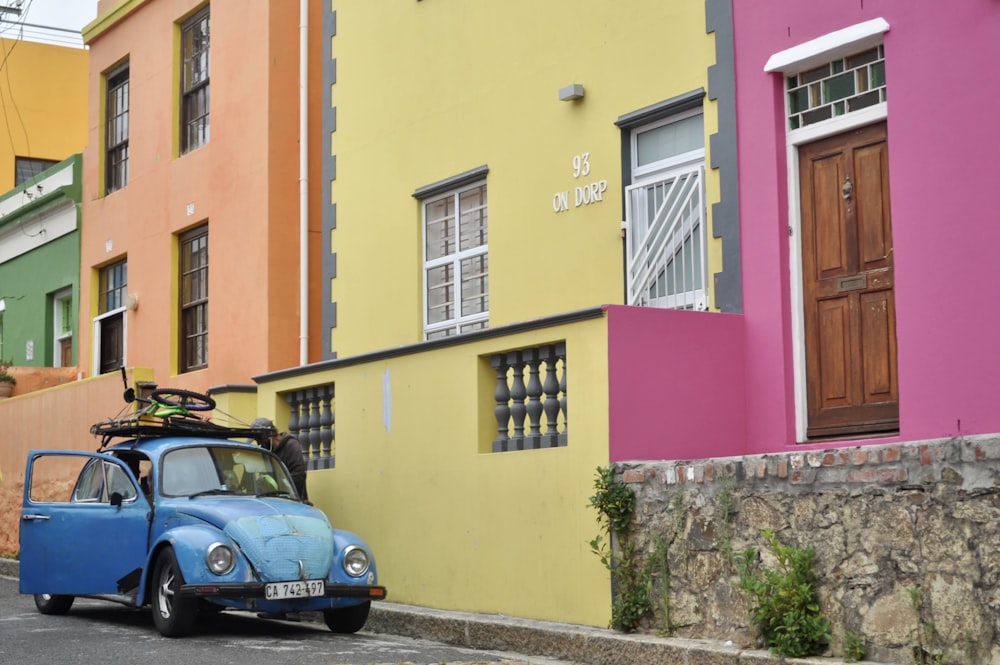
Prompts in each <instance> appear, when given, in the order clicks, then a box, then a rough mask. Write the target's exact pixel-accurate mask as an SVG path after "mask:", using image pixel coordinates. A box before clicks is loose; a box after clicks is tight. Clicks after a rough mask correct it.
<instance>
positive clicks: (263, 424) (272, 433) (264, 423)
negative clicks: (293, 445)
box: [250, 418, 280, 450]
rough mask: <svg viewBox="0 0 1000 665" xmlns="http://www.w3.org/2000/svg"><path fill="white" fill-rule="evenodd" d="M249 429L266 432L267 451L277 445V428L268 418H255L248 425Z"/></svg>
mask: <svg viewBox="0 0 1000 665" xmlns="http://www.w3.org/2000/svg"><path fill="white" fill-rule="evenodd" d="M250 427H251V429H261V430H268V433H269V435H268V438H267V448H268V449H269V450H270V449H272V448H274V446H275V445H277V443H278V439H279V438H280V437H279V435H278V428H277V427H275V426H274V421H272V420H271V419H270V418H255V419H254V421H253V422H252V423H250Z"/></svg>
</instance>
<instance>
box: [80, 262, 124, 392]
mask: <svg viewBox="0 0 1000 665" xmlns="http://www.w3.org/2000/svg"><path fill="white" fill-rule="evenodd" d="M119 262H122V263H124V264H125V266H126V270H127V269H128V259H127V258H122V259H119V260H118V261H113V262H112V263H110V264H108V265H107V266H104V267H103V268H100V269H98V271H97V272H98V276H97V279H98V283H100V272H101V270H104V268H107V267H110V266H112V265H114V264H116V263H119ZM127 288H128V282H127V278H126V289H127ZM98 290H99V289H98ZM100 296H103V294H100V295H99V297H100ZM127 298H128V294H127V293H126V294H125V297H124V298H122V304H121V305H120V306H118V307H116V308H115V309H112V310H108V311H107V312H101V313H100V314H98V315H97V316H95V317H94V318H93V323H92V325H93V334H92V339H93V340H94V344H93V346H92V347H91V349H90V373H91V375H92V376H100V374H101V322H102V321H104V319H109V318H111V317H113V316H116V315H119V314H120V315H121V317H122V367H128V316H126V314H127V311H128V309H127V307H126V304H125V301H126V300H127ZM98 309H100V304H98ZM78 360H80V361H82V360H83V359H82V358H79V359H78Z"/></svg>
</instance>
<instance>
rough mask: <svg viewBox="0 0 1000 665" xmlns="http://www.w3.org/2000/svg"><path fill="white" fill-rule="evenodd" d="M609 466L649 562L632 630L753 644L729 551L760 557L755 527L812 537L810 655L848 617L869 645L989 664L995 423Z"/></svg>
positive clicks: (996, 661)
mask: <svg viewBox="0 0 1000 665" xmlns="http://www.w3.org/2000/svg"><path fill="white" fill-rule="evenodd" d="M617 473H618V475H619V478H621V479H622V480H623V481H624V482H626V483H627V484H628V485H629V486H630V487H631V488H632V489H633V490H634V491H635V494H636V514H635V518H634V522H633V529H632V537H633V538H635V539H636V540H637V543H638V544H639V545H640V551H643V552H646V553H647V554H649V555H651V556H649V560H650V562H651V564H655V565H652V571H653V580H654V585H655V589H654V604H655V605H656V606H657V609H656V612H655V614H654V616H652V617H651V618H650V619H649V620H648V621H647V622H646V624H645V625H644V627H643V632H648V633H658V634H672V635H676V636H678V637H687V638H704V639H715V640H718V639H721V640H731V641H732V642H733V643H734V644H736V645H738V646H741V647H749V648H753V647H755V646H757V645H756V637H755V635H754V633H753V630H752V628H751V627H750V626H749V623H748V620H747V615H746V606H745V603H744V599H743V598H742V596H741V594H740V591H739V586H738V583H739V575H738V573H737V571H736V568H735V566H734V565H733V561H732V553H739V552H742V551H744V550H745V549H747V548H754V549H756V550H758V551H760V555H761V558H762V562H763V563H764V565H769V563H773V560H774V559H773V556H771V557H770V560H769V555H770V552H769V550H768V548H767V546H766V545H765V543H764V541H763V539H762V538H761V535H760V534H761V530H763V529H770V530H772V531H773V532H774V533H775V534H776V536H777V538H778V540H779V542H781V543H783V544H784V545H791V546H795V547H800V548H807V547H813V548H814V549H815V552H816V558H815V561H814V571H815V572H816V574H817V576H818V578H819V584H820V589H819V593H820V598H821V603H822V610H823V613H824V615H825V616H826V617H827V618H828V619H829V620H830V622H831V624H832V639H831V640H830V646H829V650H828V653H827V654H826V655H830V656H841V655H842V654H843V645H844V639H845V636H846V635H847V634H848V633H853V634H854V635H855V636H858V635H860V636H861V637H863V638H864V640H865V643H866V645H867V650H868V651H867V653H868V656H867V657H868V659H869V660H875V661H883V662H886V661H888V662H896V663H909V662H928V663H930V662H934V663H938V662H941V663H953V664H958V663H969V664H977V665H978V664H991V665H1000V435H989V436H977V437H967V438H955V439H945V440H936V441H927V442H919V443H910V444H892V445H884V446H865V447H855V448H840V449H832V450H825V451H810V452H801V453H796V452H791V453H783V454H770V455H755V456H746V457H735V458H722V459H705V460H697V461H676V462H635V463H621V464H618V465H617ZM657 543H659V552H664V551H665V552H666V556H665V557H663V556H656V552H657V545H656V544H657ZM664 578H668V582H669V589H668V590H667V591H666V592H664V590H663V581H664ZM667 617H669V625H668V619H667ZM920 653H923V654H924V656H920ZM921 657H923V658H924V659H925V660H924V661H921V660H920V658H921ZM931 658H937V660H931Z"/></svg>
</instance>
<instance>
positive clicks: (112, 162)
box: [104, 64, 129, 194]
mask: <svg viewBox="0 0 1000 665" xmlns="http://www.w3.org/2000/svg"><path fill="white" fill-rule="evenodd" d="M106 81H107V100H106V102H105V109H106V111H105V113H106V117H107V126H106V127H105V136H106V140H105V144H106V145H105V153H104V162H105V172H104V188H105V192H106V193H108V194H110V193H111V192H113V191H115V190H116V189H121V188H122V187H124V186H125V185H126V184H128V107H129V83H128V64H125V65H122V66H121V67H118V68H117V69H115V70H114V71H113V72H112V73H110V74H108V76H107V78H106Z"/></svg>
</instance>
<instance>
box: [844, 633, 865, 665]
mask: <svg viewBox="0 0 1000 665" xmlns="http://www.w3.org/2000/svg"><path fill="white" fill-rule="evenodd" d="M866 655H868V647H867V646H866V645H865V636H864V635H859V634H858V633H855V632H854V631H850V630H849V631H847V632H846V633H845V634H844V662H845V663H856V662H858V661H859V660H864V659H865V656H866Z"/></svg>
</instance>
